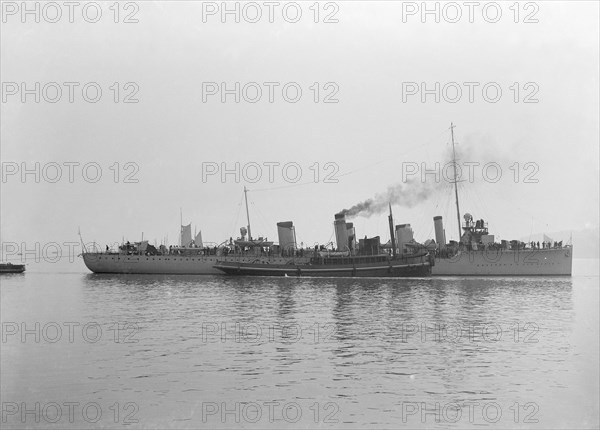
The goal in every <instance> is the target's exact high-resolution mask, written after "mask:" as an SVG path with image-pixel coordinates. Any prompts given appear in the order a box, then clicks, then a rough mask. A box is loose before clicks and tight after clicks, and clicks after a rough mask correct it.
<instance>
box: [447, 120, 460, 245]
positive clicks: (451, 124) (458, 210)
mask: <svg viewBox="0 0 600 430" xmlns="http://www.w3.org/2000/svg"><path fill="white" fill-rule="evenodd" d="M450 134H451V135H452V164H453V165H454V196H455V197H456V220H457V221H458V241H459V242H460V237H461V236H462V235H461V233H460V230H461V228H460V208H459V206H458V178H457V177H456V151H455V150H454V124H453V123H450Z"/></svg>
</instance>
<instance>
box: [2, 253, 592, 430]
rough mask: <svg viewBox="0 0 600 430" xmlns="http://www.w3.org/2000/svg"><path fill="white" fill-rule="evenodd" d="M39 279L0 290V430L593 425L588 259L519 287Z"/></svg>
mask: <svg viewBox="0 0 600 430" xmlns="http://www.w3.org/2000/svg"><path fill="white" fill-rule="evenodd" d="M79 263H80V264H81V266H83V264H82V263H81V262H79ZM51 269H53V268H52V267H51V268H50V269H48V270H45V269H44V270H42V271H37V272H36V270H35V268H33V270H30V271H29V272H28V273H27V274H25V275H16V276H13V275H9V276H3V277H2V278H1V281H0V282H1V283H2V286H1V302H2V303H1V310H2V315H1V320H2V336H3V338H2V343H1V348H2V350H1V351H2V352H1V381H2V382H1V395H2V420H3V422H2V425H1V426H2V428H23V427H44V428H47V427H55V428H78V429H79V428H94V427H110V428H156V427H161V428H198V427H204V428H215V427H226V428H237V427H245V428H265V427H267V428H281V427H288V428H289V427H293V428H339V427H351V428H358V427H361V428H390V427H394V428H397V427H406V428H424V427H434V428H442V427H453V428H464V427H476V428H506V427H522V428H597V427H598V426H599V418H598V417H599V410H598V404H599V398H598V389H599V359H598V351H599V340H598V339H599V321H598V314H599V311H598V309H599V306H598V305H599V296H598V291H599V279H598V260H576V261H575V262H574V272H575V273H574V276H573V277H572V278H526V279H521V278H506V279H503V278H487V279H486V278H432V279H425V280H420V279H419V280H417V279H414V280H411V279H408V280H388V279H386V280H379V279H370V280H356V279H343V280H342V279H294V278H281V279H279V278H254V279H234V278H219V277H199V276H193V277H192V276H184V277H181V276H180V277H176V276H168V277H167V276H165V277H156V276H103V275H92V274H87V273H85V272H84V268H83V267H81V268H78V269H77V270H80V271H81V273H56V270H51ZM36 324H37V325H36ZM36 420H37V421H39V422H36Z"/></svg>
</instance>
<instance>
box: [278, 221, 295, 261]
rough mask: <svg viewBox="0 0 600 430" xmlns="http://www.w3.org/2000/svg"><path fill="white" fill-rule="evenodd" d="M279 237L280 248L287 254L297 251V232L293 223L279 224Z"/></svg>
mask: <svg viewBox="0 0 600 430" xmlns="http://www.w3.org/2000/svg"><path fill="white" fill-rule="evenodd" d="M277 235H278V236H279V247H280V248H281V250H282V251H284V252H285V253H286V254H288V253H289V252H290V251H292V252H293V251H294V250H295V249H296V230H295V229H294V224H293V223H292V221H283V222H278V223H277Z"/></svg>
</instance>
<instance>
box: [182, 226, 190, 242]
mask: <svg viewBox="0 0 600 430" xmlns="http://www.w3.org/2000/svg"><path fill="white" fill-rule="evenodd" d="M191 243H192V224H188V225H182V226H181V246H184V247H187V246H190V244H191Z"/></svg>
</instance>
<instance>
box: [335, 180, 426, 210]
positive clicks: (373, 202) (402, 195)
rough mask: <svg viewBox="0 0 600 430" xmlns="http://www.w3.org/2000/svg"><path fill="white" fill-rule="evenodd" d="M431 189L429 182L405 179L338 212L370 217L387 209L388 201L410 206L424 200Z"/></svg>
mask: <svg viewBox="0 0 600 430" xmlns="http://www.w3.org/2000/svg"><path fill="white" fill-rule="evenodd" d="M432 191H433V189H432V186H431V185H430V184H427V183H423V182H417V181H407V182H406V183H404V184H397V185H392V186H390V187H388V189H387V190H386V191H385V192H384V193H380V194H376V195H375V197H373V198H371V199H368V200H365V201H364V202H360V203H357V204H355V205H354V206H352V207H351V208H350V209H344V210H343V211H340V214H343V215H345V216H346V218H353V217H356V216H364V217H370V216H371V215H376V214H380V213H383V212H385V211H387V210H388V204H389V203H391V204H393V205H400V206H404V207H407V208H410V207H413V206H414V205H416V204H418V203H420V202H422V201H424V200H426V199H427V198H428V197H429V196H430V195H431V193H432Z"/></svg>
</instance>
